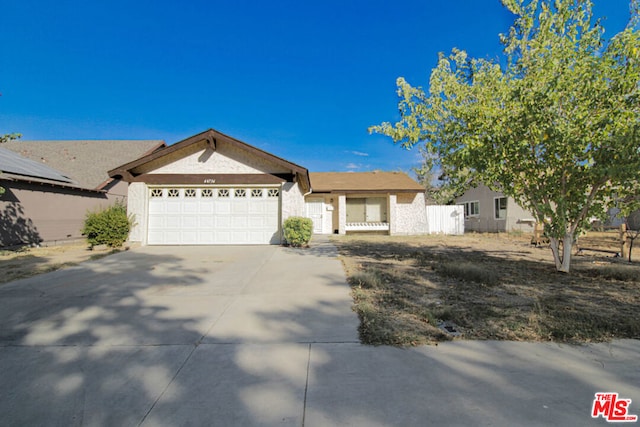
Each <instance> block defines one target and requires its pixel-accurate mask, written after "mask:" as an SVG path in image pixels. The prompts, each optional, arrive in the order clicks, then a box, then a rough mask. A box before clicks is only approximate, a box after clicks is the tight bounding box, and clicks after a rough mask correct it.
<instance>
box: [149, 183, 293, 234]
mask: <svg viewBox="0 0 640 427" xmlns="http://www.w3.org/2000/svg"><path fill="white" fill-rule="evenodd" d="M149 191H150V194H149V221H148V239H147V243H148V244H150V245H219V244H270V243H279V237H280V232H279V231H280V229H279V221H278V218H279V216H280V215H279V212H280V209H279V207H280V190H279V189H278V188H151V189H150V190H149Z"/></svg>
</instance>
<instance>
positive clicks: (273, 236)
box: [109, 129, 426, 245]
mask: <svg viewBox="0 0 640 427" xmlns="http://www.w3.org/2000/svg"><path fill="white" fill-rule="evenodd" d="M109 175H110V176H111V177H112V178H115V177H119V178H121V179H122V180H124V181H126V182H128V183H129V188H128V205H127V206H128V212H129V213H130V214H133V215H135V223H136V224H135V226H134V228H133V229H132V231H131V233H130V236H129V240H130V241H132V242H140V243H142V244H144V245H209V244H279V243H281V242H282V224H283V222H284V221H285V220H286V219H287V218H289V217H290V216H307V217H309V218H312V220H313V221H314V232H316V233H322V234H331V233H340V234H344V233H347V232H349V231H356V230H358V231H382V232H385V233H388V234H422V233H426V216H425V203H424V189H423V188H422V187H420V186H419V185H418V184H417V183H416V182H415V181H413V180H412V179H411V178H409V177H408V176H407V175H405V174H403V173H399V172H398V173H383V172H370V173H330V174H322V173H320V174H309V171H308V170H307V169H306V168H304V167H302V166H299V165H297V164H294V163H292V162H289V161H287V160H284V159H282V158H280V157H277V156H274V155H273V154H270V153H267V152H266V151H263V150H260V149H258V148H256V147H253V146H251V145H249V144H246V143H244V142H242V141H239V140H237V139H235V138H232V137H230V136H227V135H224V134H222V133H220V132H218V131H216V130H213V129H211V130H208V131H205V132H202V133H200V134H197V135H194V136H192V137H190V138H187V139H185V140H183V141H180V142H178V143H175V144H173V145H170V146H168V147H166V148H163V149H161V150H158V151H155V152H153V153H151V154H149V155H146V156H143V157H141V158H139V159H137V160H135V161H133V162H130V163H127V164H124V165H122V166H119V167H117V168H115V169H113V170H111V171H109ZM314 186H317V187H314Z"/></svg>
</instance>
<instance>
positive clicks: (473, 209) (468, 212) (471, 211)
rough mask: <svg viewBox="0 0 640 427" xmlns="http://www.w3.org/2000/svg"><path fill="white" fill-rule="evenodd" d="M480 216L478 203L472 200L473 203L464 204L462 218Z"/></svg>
mask: <svg viewBox="0 0 640 427" xmlns="http://www.w3.org/2000/svg"><path fill="white" fill-rule="evenodd" d="M478 215H480V202H479V201H477V200H474V201H473V202H464V216H465V217H470V216H478Z"/></svg>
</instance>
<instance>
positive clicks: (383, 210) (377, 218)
mask: <svg viewBox="0 0 640 427" xmlns="http://www.w3.org/2000/svg"><path fill="white" fill-rule="evenodd" d="M347 222H387V199H386V198H385V197H366V198H364V197H362V198H348V199H347Z"/></svg>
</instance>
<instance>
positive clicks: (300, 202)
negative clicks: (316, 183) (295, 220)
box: [281, 182, 306, 222]
mask: <svg viewBox="0 0 640 427" xmlns="http://www.w3.org/2000/svg"><path fill="white" fill-rule="evenodd" d="M281 194H282V195H281V201H282V207H281V215H282V222H284V221H285V220H286V219H287V218H289V217H290V216H305V214H306V212H305V206H304V194H303V193H302V189H301V188H300V186H299V185H298V184H297V183H295V182H285V183H284V184H282V192H281Z"/></svg>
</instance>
